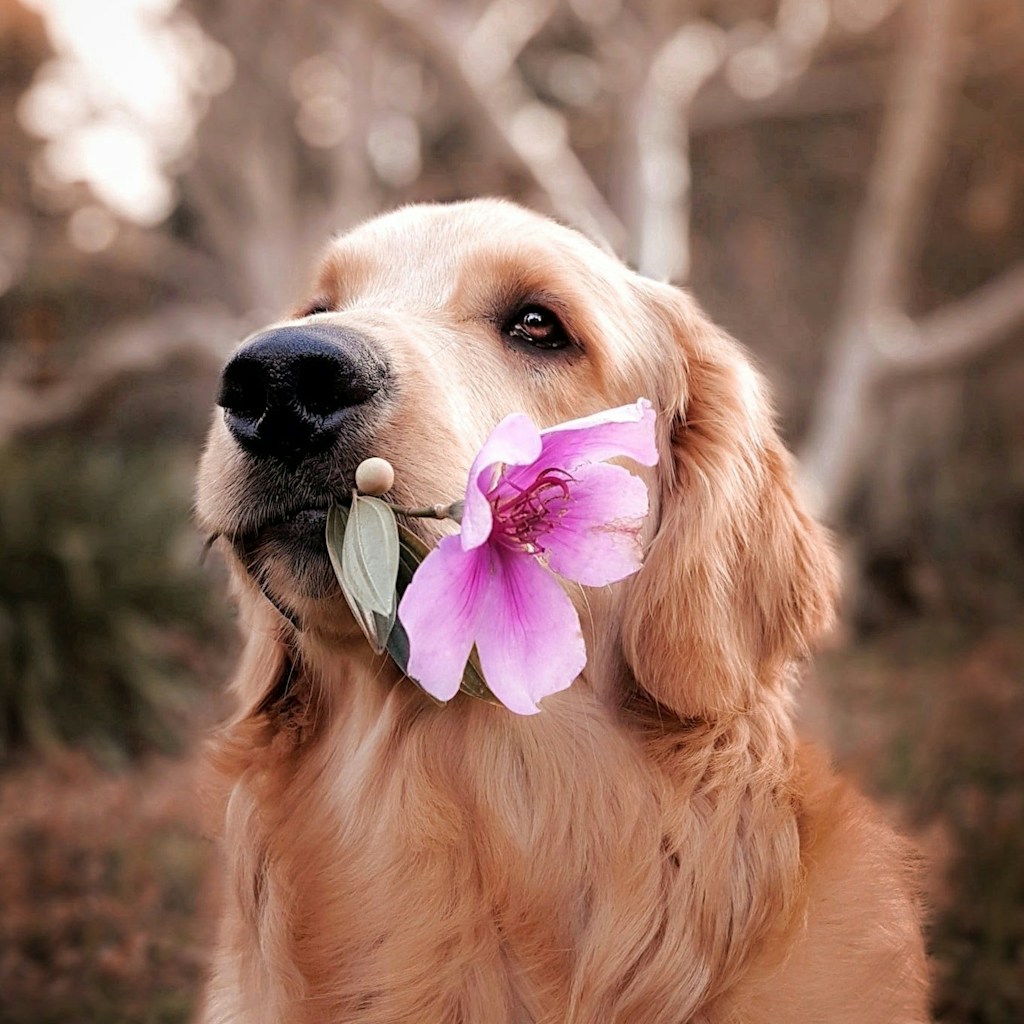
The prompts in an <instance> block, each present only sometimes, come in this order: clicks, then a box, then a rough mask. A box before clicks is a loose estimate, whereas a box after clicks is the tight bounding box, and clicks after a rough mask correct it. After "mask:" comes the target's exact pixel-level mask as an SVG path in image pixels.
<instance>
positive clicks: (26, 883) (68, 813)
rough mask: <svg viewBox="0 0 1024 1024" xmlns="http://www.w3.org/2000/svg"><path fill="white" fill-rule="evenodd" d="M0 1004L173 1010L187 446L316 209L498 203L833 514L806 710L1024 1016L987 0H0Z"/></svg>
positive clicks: (193, 574) (1022, 612) (1011, 152)
mask: <svg viewBox="0 0 1024 1024" xmlns="http://www.w3.org/2000/svg"><path fill="white" fill-rule="evenodd" d="M0 152H2V154H3V156H2V160H0V566H2V569H0V908H2V909H0V1022H3V1024H8V1022H9V1024H15V1022H17V1024H25V1022H29V1021H32V1022H54V1024H57V1022H61V1024H66V1022H86V1024H91V1022H96V1024H100V1022H115V1021H116V1022H129V1021H131V1022H135V1021H139V1022H143V1021H144V1022H150V1021H152V1022H177V1021H185V1020H187V1019H188V1018H189V1015H190V1013H191V1009H192V1007H193V1004H194V1000H195V994H196V990H197V986H198V984H199V982H200V979H201V977H202V972H203V963H204V957H205V949H206V946H207V943H208V941H209V939H210V930H211V922H210V914H209V909H208V907H209V904H210V902H211V897H212V892H213V888H212V883H211V881H210V878H211V872H210V869H211V867H212V866H213V863H214V851H213V848H212V845H211V844H210V842H209V841H208V840H207V839H206V838H204V834H203V826H202V822H201V818H200V812H199V807H198V800H197V798H196V792H197V786H196V777H195V776H196V770H195V766H196V763H197V759H198V754H199V746H200V743H201V737H202V735H203V734H204V732H205V731H207V730H208V729H209V728H210V727H211V725H212V724H213V723H215V722H216V721H217V719H218V718H219V717H220V716H221V715H222V714H223V712H224V703H223V697H222V695H221V694H222V687H223V682H224V680H225V678H226V677H227V674H228V672H229V670H230V664H231V660H232V657H233V654H234V652H235V645H236V639H235V629H234V625H233V623H232V621H231V619H230V613H229V611H228V609H227V601H226V598H225V596H224V594H223V588H222V584H223V580H222V579H221V578H220V574H219V570H218V567H217V566H216V565H213V566H207V567H205V568H201V567H200V561H199V554H200V544H199V538H197V536H196V535H195V534H194V532H193V528H192V526H191V523H190V502H191V492H192V480H191V476H192V472H193V467H194V464H195V461H196V457H197V454H198V451H199V447H200V445H201V442H202V436H203V433H204V430H205V427H206V424H207V422H208V420H209V417H210V415H211V408H212V404H213V399H214V396H215V393H216V380H217V374H218V370H219V367H220V365H221V363H222V361H223V358H224V355H225V353H226V352H227V351H228V350H229V349H230V347H231V346H232V345H233V344H234V343H235V342H236V341H237V340H239V339H240V338H241V337H242V336H244V335H245V334H246V333H247V332H248V331H249V330H251V329H252V328H254V327H255V326H257V325H259V324H260V323H261V322H264V321H266V320H268V319H271V318H275V317H277V316H278V315H280V314H281V312H282V311H284V310H286V309H288V308H289V307H290V306H291V304H292V303H293V302H294V301H295V300H297V299H299V298H301V297H302V295H303V288H304V285H305V283H306V281H307V275H308V274H309V272H310V268H311V265H312V262H313V260H314V258H315V256H316V254H317V252H318V250H319V248H320V246H321V245H322V244H323V243H324V241H325V240H326V239H327V238H328V237H329V236H330V234H331V233H333V232H336V231H339V230H342V229H344V228H346V227H347V226H349V225H352V224H353V223H354V222H356V221H358V220H359V219H361V218H364V217H366V216H369V215H371V214H373V213H375V212H378V211H381V210H386V209H389V208H391V207H393V206H395V205H396V204H399V203H404V202H408V201H412V200H424V199H438V200H447V199H456V198H461V197H467V196H473V195H478V194H500V195H506V196H510V197H513V198H516V199H519V200H520V201H522V202H524V203H527V204H529V205H531V206H533V207H535V208H536V209H539V210H541V211H544V212H547V213H550V214H553V215H555V216H557V217H559V218H561V219H563V220H565V221H568V222H570V223H572V224H575V225H577V226H580V227H582V228H583V229H584V230H585V231H588V232H589V233H591V234H592V235H595V236H599V237H601V238H603V239H606V240H607V241H608V242H609V243H610V244H611V245H612V246H614V248H615V249H616V250H617V251H618V252H620V253H621V254H622V255H623V256H624V258H626V259H627V260H629V261H630V262H631V263H633V264H634V265H636V266H638V267H639V269H640V270H642V271H643V272H644V273H646V274H649V275H651V276H654V277H660V278H667V279H672V280H674V281H677V282H685V283H686V284H687V286H688V287H689V288H691V289H692V291H693V292H694V294H695V295H696V296H697V298H698V300H699V301H700V302H701V303H702V304H703V305H704V306H705V307H706V308H707V309H708V310H709V311H710V312H711V314H712V315H713V316H714V317H715V318H716V319H717V320H718V321H719V322H721V323H722V324H723V325H724V326H726V327H727V328H728V329H729V330H731V331H732V332H733V333H734V334H735V335H736V336H737V337H738V338H740V339H741V340H742V341H743V342H745V343H746V344H747V345H748V346H749V348H750V349H751V350H752V352H753V354H754V356H755V359H756V361H757V362H758V363H759V365H760V366H761V368H762V369H763V371H764V372H765V374H766V375H767V376H768V378H769V379H770V380H771V382H772V385H773V388H774V392H775V395H776V399H777V405H778V410H779V415H780V421H781V425H782V428H783V430H784V432H785V434H786V437H787V439H788V441H789V443H790V444H791V446H792V447H793V448H794V449H795V450H796V451H797V452H798V453H799V454H800V456H801V459H802V466H803V470H802V472H803V475H804V484H805V486H806V487H807V489H808V493H809V494H810V496H811V498H812V500H813V502H814V503H815V504H816V507H817V509H818V511H819V513H820V514H821V515H823V516H824V517H825V518H826V519H827V520H828V521H829V522H830V523H831V524H832V526H833V527H834V528H835V529H836V531H837V533H838V535H839V537H840V538H841V545H842V551H843V555H844V561H845V566H846V595H847V596H846V603H845V606H844V611H843V621H842V627H841V628H840V630H839V631H838V634H837V636H836V637H835V638H834V640H833V641H832V644H831V646H830V648H829V649H828V650H827V651H826V652H825V653H824V655H823V656H822V657H821V658H820V659H819V660H818V662H817V664H816V666H815V669H814V672H813V675H812V677H811V678H810V679H808V681H807V684H806V687H805V690H804V696H803V704H802V708H803V710H802V715H803V718H804V727H805V730H806V731H807V732H809V733H811V734H812V735H814V736H816V737H818V738H821V739H823V740H825V741H826V742H828V743H829V744H830V745H831V747H832V749H833V751H834V752H835V755H836V759H837V761H838V763H839V764H840V766H841V767H842V768H844V769H845V770H847V771H849V772H851V773H852V774H854V775H855V776H856V777H857V778H858V780H859V782H860V784H861V785H862V786H863V787H864V788H865V789H867V790H868V791H869V792H871V793H872V794H873V795H874V796H875V797H876V798H877V799H879V800H881V801H882V802H883V803H884V804H885V806H886V808H887V810H888V812H889V814H890V816H891V817H892V818H893V820H895V821H897V822H899V823H900V824H901V825H902V826H903V827H904V828H906V829H907V830H908V831H910V832H911V833H913V834H914V835H915V836H917V837H918V839H919V842H920V844H921V846H922V849H923V850H924V851H925V853H926V855H927V858H928V863H929V868H928V872H927V881H928V889H929V897H930V899H931V901H932V905H933V914H932V923H931V928H930V942H931V946H932V949H933V952H934V956H935V975H936V1005H935V1010H936V1014H937V1016H938V1017H939V1018H940V1019H941V1020H942V1021H946V1022H967V1021H972V1022H973V1021H978V1022H993V1024H994V1022H1019V1021H1021V1020H1024V415H1022V412H1021V410H1022V400H1021V396H1022V395H1024V7H1022V5H1021V3H1020V0H646V2H645V0H491V2H489V3H485V2H482V0H471V2H463V0H460V2H456V0H360V2H358V3H356V2H348V3H345V2H341V0H181V2H178V0H103V2H102V3H95V2H94V3H87V2H85V0H0Z"/></svg>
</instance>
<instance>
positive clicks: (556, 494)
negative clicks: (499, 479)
mask: <svg viewBox="0 0 1024 1024" xmlns="http://www.w3.org/2000/svg"><path fill="white" fill-rule="evenodd" d="M505 482H506V483H507V484H508V486H509V487H511V488H512V490H514V491H515V492H516V493H515V494H513V495H510V496H507V497H503V498H498V499H497V500H495V501H494V502H493V503H492V509H493V512H494V518H495V521H496V523H497V526H498V530H499V531H500V534H501V536H502V537H503V538H504V539H505V540H506V541H507V542H508V543H510V544H511V545H513V546H514V547H517V548H519V549H520V550H522V551H525V552H527V553H529V554H539V553H542V552H543V551H544V546H543V544H541V543H540V538H541V537H542V536H543V535H544V534H545V533H547V532H548V531H549V530H550V529H551V520H552V519H553V518H555V517H556V516H557V517H558V518H561V517H562V516H564V515H565V514H566V512H567V511H568V504H569V501H570V499H571V496H572V492H571V488H570V486H569V485H570V484H571V483H575V478H574V477H573V476H572V474H571V473H568V472H566V470H564V469H558V468H556V467H551V468H550V469H546V470H544V472H542V473H540V474H539V475H538V476H537V477H535V478H534V480H533V481H532V482H531V483H530V484H528V485H527V486H526V487H519V486H518V485H517V484H514V483H513V482H512V481H511V480H506V481H505ZM552 505H560V506H561V507H559V508H556V509H554V510H553V509H552V508H551V506H552Z"/></svg>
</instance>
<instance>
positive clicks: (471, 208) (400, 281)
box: [321, 199, 625, 301]
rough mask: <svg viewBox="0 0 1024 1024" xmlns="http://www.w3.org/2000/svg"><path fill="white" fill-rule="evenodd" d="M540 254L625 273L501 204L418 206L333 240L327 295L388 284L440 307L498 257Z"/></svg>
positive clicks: (556, 227)
mask: <svg viewBox="0 0 1024 1024" xmlns="http://www.w3.org/2000/svg"><path fill="white" fill-rule="evenodd" d="M531 252H535V253H536V254H538V255H539V254H541V253H543V254H544V255H545V257H547V258H550V257H552V256H554V257H555V258H561V260H562V261H563V264H564V266H565V267H566V268H567V269H569V270H570V271H571V268H572V267H573V266H577V267H580V268H583V267H586V268H587V272H588V274H593V273H594V272H595V271H597V272H600V271H601V270H603V271H604V272H605V273H606V274H608V275H609V276H612V275H613V276H615V277H621V276H622V274H623V272H624V271H625V268H624V266H623V265H622V264H621V263H619V262H618V261H617V260H616V259H614V257H611V256H609V255H608V254H606V253H605V252H603V251H602V250H601V249H599V248H598V247H597V246H596V245H594V243H592V242H591V241H590V240H589V239H587V238H585V237H584V236H583V235H581V234H579V233H578V232H576V231H574V230H572V229H570V228H567V227H564V226H563V225H561V224H558V223H556V222H554V221H552V220H549V219H548V218H546V217H543V216H541V215H539V214H536V213H533V212H531V211H529V210H525V209H523V208H522V207H519V206H516V205H515V204H514V203H510V202H507V201H504V200H496V199H478V200H469V201H466V202H459V203H447V204H419V205H414V206H407V207H402V208H401V209H398V210H395V211H393V212H392V213H388V214H384V215H382V216H380V217H376V218H374V219H373V220H370V221H367V222H366V223H364V224H362V225H360V226H359V227H357V228H354V229H353V230H352V231H349V232H348V233H346V234H343V235H340V236H339V237H337V238H335V239H334V240H333V242H332V243H331V245H330V247H329V249H328V251H327V253H326V254H325V257H324V260H323V263H322V266H321V278H322V283H323V285H324V287H325V290H327V291H331V290H332V286H335V287H339V288H340V289H341V290H343V291H344V290H350V289H353V288H365V287H368V286H373V287H376V288H386V287H388V286H389V285H391V286H394V287H395V288H396V289H398V290H401V292H402V293H403V294H405V295H406V296H411V293H416V292H418V293H421V294H422V296H423V297H424V298H427V297H429V298H431V299H433V300H434V301H439V300H441V301H443V299H444V297H445V296H446V295H447V294H448V293H449V292H450V290H451V289H452V288H453V287H455V285H456V283H457V282H458V280H459V279H460V277H463V276H464V275H465V274H466V273H467V272H472V271H473V270H474V269H476V268H481V267H483V266H485V265H486V266H491V267H493V266H494V265H495V263H494V257H501V256H511V255H512V254H516V255H518V256H520V257H522V256H523V255H524V254H527V255H528V254H529V253H531Z"/></svg>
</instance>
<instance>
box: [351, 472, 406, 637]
mask: <svg viewBox="0 0 1024 1024" xmlns="http://www.w3.org/2000/svg"><path fill="white" fill-rule="evenodd" d="M341 571H342V575H343V577H344V579H345V583H346V584H347V585H348V588H349V590H350V592H351V593H352V595H353V597H355V598H356V600H357V601H358V602H359V604H360V605H362V606H363V607H364V608H366V609H367V610H368V611H372V612H376V613H377V614H378V615H383V616H384V617H385V618H390V617H391V615H392V613H393V611H394V608H395V580H396V578H397V576H398V524H397V523H396V522H395V513H394V512H392V511H391V506H390V505H388V504H386V503H385V502H383V501H381V500H380V499H379V498H368V497H366V496H365V495H362V494H356V493H354V492H353V494H352V507H351V509H350V510H349V515H348V523H347V524H346V526H345V537H344V540H343V543H342V550H341Z"/></svg>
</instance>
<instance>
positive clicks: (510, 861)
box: [224, 670, 799, 1024]
mask: <svg viewBox="0 0 1024 1024" xmlns="http://www.w3.org/2000/svg"><path fill="white" fill-rule="evenodd" d="M352 674H353V675H355V676H356V677H359V676H365V678H350V679H349V680H347V684H346V686H345V689H344V690H343V691H342V692H344V693H345V694H346V696H345V698H344V700H343V703H344V707H340V706H336V707H333V708H330V709H327V708H326V707H325V708H323V709H322V714H323V717H324V718H325V719H326V721H327V724H326V726H325V727H322V728H320V729H318V730H316V731H315V734H313V735H310V734H308V733H306V734H305V735H300V733H301V730H297V729H294V728H288V727H284V726H282V724H281V723H280V722H278V723H275V722H273V715H272V713H271V714H270V715H269V716H268V717H267V718H266V720H265V721H263V722H262V723H260V724H259V725H258V726H257V725H255V724H253V723H250V726H249V728H250V729H253V728H260V729H262V730H263V734H262V735H263V742H262V744H261V743H256V744H254V743H252V740H253V736H252V735H249V736H247V737H246V739H245V740H244V741H243V743H242V746H244V747H245V748H246V749H248V750H250V751H252V750H253V749H254V748H256V749H258V750H259V751H260V752H259V754H257V755H254V756H252V757H250V759H249V761H248V763H247V764H246V766H245V767H244V768H243V769H242V770H241V772H240V773H239V774H238V776H237V778H236V781H235V783H234V785H233V787H232V790H231V795H230V798H229V801H228V809H227V816H226V840H227V847H228V850H229V855H230V856H231V865H230V867H231V875H232V883H233V886H234V889H235V894H236V899H235V901H234V902H235V903H236V904H237V908H239V909H236V912H235V913H233V914H232V915H231V916H230V918H229V921H228V923H227V930H228V933H229V934H227V935H225V936H224V937H225V939H226V940H227V942H226V943H225V946H226V947H227V948H228V949H233V950H234V953H233V954H232V955H233V958H234V969H235V970H237V971H238V972H239V977H238V978H237V979H236V984H235V985H234V986H233V988H234V991H235V992H236V993H238V992H243V993H245V994H246V998H247V999H248V1000H250V1005H249V1006H247V1007H246V1008H245V1010H244V1012H243V1013H242V1015H241V1018H240V1019H245V1020H251V1021H263V1020H265V1021H268V1022H269V1021H282V1020H287V1021H304V1020H308V1021H310V1022H313V1021H318V1022H319V1021H326V1020H329V1021H338V1022H342V1021H353V1022H354V1021H359V1022H362V1024H366V1022H372V1021H380V1022H385V1021H387V1022H396V1021H405V1020H408V1021H410V1022H411V1021H414V1020H415V1021H419V1020H423V1021H427V1020H429V1021H438V1022H446V1021H451V1022H452V1024H456V1022H471V1021H482V1020H486V1021H491V1022H494V1024H501V1022H508V1024H518V1022H522V1024H526V1022H539V1021H549V1020H550V1021H555V1020H559V1021H561V1020H574V1019H579V1020H586V1021H596V1020H607V1021H618V1020H622V1021H626V1020H629V1021H650V1022H652V1024H654V1022H656V1021H657V1022H660V1021H667V1020H681V1019H685V1017H686V1016H689V1015H691V1014H692V1013H693V1012H695V1010H696V1009H697V1008H698V1006H699V1005H700V1004H701V1003H702V1002H703V1001H704V1000H705V999H706V998H709V997H710V996H711V995H712V994H713V991H712V989H713V988H714V989H715V990H718V989H720V988H721V986H722V985H723V984H725V983H727V981H728V979H729V978H730V977H731V975H732V973H733V972H734V970H735V969H736V967H738V965H739V964H740V963H741V962H742V961H743V960H744V959H745V958H746V956H747V955H748V954H749V952H750V950H751V949H752V948H753V947H754V945H756V942H757V940H758V939H759V938H760V937H761V935H762V934H763V933H764V931H765V930H766V928H767V927H768V923H769V920H770V919H771V918H772V917H773V916H776V915H777V914H778V913H779V912H780V911H781V910H783V909H785V906H786V903H787V893H789V892H790V891H791V889H792V887H793V885H794V883H795V879H796V876H797V874H798V871H799V863H798V861H799V843H798V839H797V835H796V816H795V814H794V811H793V807H792V803H791V801H790V800H789V798H788V795H787V794H786V793H785V792H782V791H780V790H779V789H778V787H777V786H776V787H774V791H771V790H772V787H771V786H769V787H767V788H766V789H765V791H764V792H756V785H755V786H753V787H752V788H751V790H750V791H748V792H747V793H746V794H745V795H743V796H742V797H740V798H737V797H736V795H735V794H734V793H733V792H732V790H731V787H722V788H721V791H722V792H728V793H729V799H728V801H722V800H720V799H719V798H718V795H717V793H718V791H719V787H718V785H717V783H716V779H717V778H718V777H719V774H720V773H722V772H732V771H746V770H747V766H746V765H741V764H739V763H738V762H737V761H736V758H737V756H739V751H740V746H741V745H742V744H743V743H745V742H746V743H749V736H748V735H744V736H742V737H741V736H735V735H732V734H731V733H730V732H729V731H728V730H721V731H719V732H718V733H716V734H715V735H711V734H710V733H708V732H707V731H706V730H702V729H700V728H697V729H695V730H694V732H693V734H692V735H691V736H689V737H688V738H686V739H684V738H683V737H681V736H678V735H677V736H676V737H675V738H674V739H673V740H672V741H671V742H665V741H664V738H662V739H654V740H653V741H652V739H651V738H650V737H648V738H645V736H644V729H643V728H641V727H637V728H635V729H624V728H623V724H622V721H621V720H619V721H613V719H612V713H611V712H609V711H608V710H606V709H602V708H601V707H599V706H598V704H597V703H596V702H594V701H593V700H591V699H589V698H588V697H587V695H586V693H585V690H584V689H583V688H582V687H580V688H578V689H577V690H574V691H571V692H570V693H567V694H565V695H564V696H562V697H560V698H559V699H558V700H555V701H551V702H549V704H548V705H547V710H546V711H545V712H544V714H543V715H541V716H537V717H535V718H530V719H519V718H516V717H515V716H510V715H508V713H507V712H505V711H504V710H503V709H500V708H491V707H489V706H487V705H484V704H481V703H478V702H475V701H471V700H465V699H461V700H459V701H456V702H454V703H453V704H452V705H450V706H448V707H447V708H434V707H431V706H429V705H426V704H424V702H423V701H422V699H421V698H420V697H419V696H418V695H417V694H416V693H415V692H413V691H411V690H403V689H402V688H401V686H402V684H399V688H398V689H393V688H391V684H388V685H387V686H385V684H383V683H381V682H379V681H377V680H375V679H374V678H373V676H372V674H370V673H369V672H366V673H364V672H361V671H358V670H357V671H355V672H354V673H352ZM404 685H405V686H406V687H408V686H409V685H410V684H408V683H406V684H404ZM307 696H308V697H309V699H310V700H313V699H314V697H313V695H307ZM306 710H307V711H308V709H306ZM656 731H657V730H655V732H656ZM741 731H742V732H744V733H745V734H746V733H747V732H748V730H746V729H744V730H741ZM783 746H785V744H781V745H779V746H778V749H776V750H774V751H773V752H772V756H780V757H781V756H783V753H782V747H783ZM743 756H744V757H745V758H748V757H749V752H748V753H746V754H744V755H743ZM770 774H771V773H769V774H765V775H764V778H765V779H768V778H769V777H770ZM776 778H777V777H776ZM769 847H770V849H769ZM768 875H770V876H771V877H767V876H768ZM708 907H714V908H716V909H715V911H714V913H713V914H708V911H707V908H708ZM723 908H728V909H727V910H725V912H723ZM232 934H233V939H234V941H232ZM712 979H713V980H712ZM673 1004H674V1008H673V1009H672V1010H671V1011H670V1012H668V1015H666V1012H667V1011H668V1009H669V1007H672V1006H673ZM567 1008H575V1010H574V1012H573V1013H570V1015H569V1016H566V1009H567ZM226 1019H232V1018H231V1017H228V1018H226Z"/></svg>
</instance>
